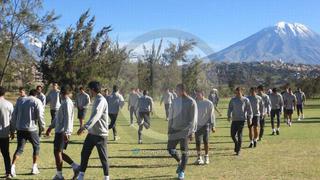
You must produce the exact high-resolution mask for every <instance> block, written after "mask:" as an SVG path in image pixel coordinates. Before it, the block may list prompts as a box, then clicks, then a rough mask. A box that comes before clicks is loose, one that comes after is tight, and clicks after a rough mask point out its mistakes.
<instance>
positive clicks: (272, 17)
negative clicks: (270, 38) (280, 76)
mask: <svg viewBox="0 0 320 180" xmlns="http://www.w3.org/2000/svg"><path fill="white" fill-rule="evenodd" d="M319 7H320V1H318V0H118V1H116V0H44V8H45V10H52V9H54V10H55V11H56V13H57V14H59V15H61V16H62V17H61V18H60V19H59V21H58V22H57V24H58V27H59V28H60V29H61V30H63V29H65V28H66V27H69V26H70V25H74V24H75V22H76V21H77V19H78V18H79V16H80V14H81V13H82V12H84V11H85V10H87V9H90V10H91V14H92V15H95V16H96V30H98V29H100V28H101V27H102V26H105V25H112V27H113V32H112V34H111V36H112V37H113V38H117V39H118V40H119V42H121V43H123V44H125V43H127V42H130V41H131V40H132V39H134V38H135V37H137V36H139V35H141V34H143V33H146V32H149V31H151V30H156V29H177V30H183V31H186V32H189V33H192V34H194V35H196V36H198V37H199V38H201V39H202V40H204V41H205V42H206V43H207V44H209V45H210V46H211V47H212V48H213V50H215V51H218V50H221V49H222V48H225V47H227V46H229V45H231V44H233V43H235V42H237V41H239V40H242V39H243V38H246V37H247V36H249V35H251V34H253V33H255V32H257V31H259V30H261V29H262V28H265V27H267V26H272V25H274V24H276V23H277V22H278V21H287V22H299V23H302V24H305V25H307V26H308V27H310V28H311V29H313V30H314V31H316V32H318V33H320V11H319Z"/></svg>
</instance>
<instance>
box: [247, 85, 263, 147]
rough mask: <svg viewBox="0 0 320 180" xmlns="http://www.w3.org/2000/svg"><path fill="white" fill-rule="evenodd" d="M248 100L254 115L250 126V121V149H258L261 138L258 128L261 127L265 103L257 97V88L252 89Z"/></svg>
mask: <svg viewBox="0 0 320 180" xmlns="http://www.w3.org/2000/svg"><path fill="white" fill-rule="evenodd" d="M248 99H249V101H250V104H251V108H252V114H253V117H252V123H251V124H249V121H248V128H249V138H250V145H249V148H252V147H257V141H258V137H259V131H258V128H259V126H260V117H261V116H262V115H263V110H264V103H263V100H262V98H261V97H260V96H258V95H257V89H256V88H255V87H252V88H250V96H248Z"/></svg>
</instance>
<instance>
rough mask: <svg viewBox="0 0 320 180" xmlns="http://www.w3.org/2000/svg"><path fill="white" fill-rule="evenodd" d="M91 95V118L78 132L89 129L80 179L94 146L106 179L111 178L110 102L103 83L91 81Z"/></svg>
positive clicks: (84, 146) (82, 158)
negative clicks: (109, 154) (92, 98)
mask: <svg viewBox="0 0 320 180" xmlns="http://www.w3.org/2000/svg"><path fill="white" fill-rule="evenodd" d="M88 86H89V89H90V94H91V97H94V98H95V99H94V102H93V104H92V111H91V116H90V119H89V120H88V121H87V123H86V124H85V125H84V126H82V127H81V128H80V129H79V130H78V132H77V134H78V135H80V134H82V133H83V131H84V130H88V134H87V137H86V139H85V141H84V143H83V147H82V151H81V164H80V168H79V170H80V173H79V176H78V180H83V179H84V175H85V171H86V169H87V166H88V161H89V158H90V155H91V152H92V149H93V148H94V147H96V148H97V150H98V154H99V158H100V161H101V164H102V168H103V173H104V180H109V166H108V152H107V140H108V131H109V130H108V103H107V101H106V99H105V98H104V97H103V95H102V94H101V85H100V83H99V82H97V81H92V82H90V83H89V85H88Z"/></svg>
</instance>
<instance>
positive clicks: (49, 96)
mask: <svg viewBox="0 0 320 180" xmlns="http://www.w3.org/2000/svg"><path fill="white" fill-rule="evenodd" d="M50 101H51V92H49V94H48V95H47V97H46V104H48V103H49V102H50Z"/></svg>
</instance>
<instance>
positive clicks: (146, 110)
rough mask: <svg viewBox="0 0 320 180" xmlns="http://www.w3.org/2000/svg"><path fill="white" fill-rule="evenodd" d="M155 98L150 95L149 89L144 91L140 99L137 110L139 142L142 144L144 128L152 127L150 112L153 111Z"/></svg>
mask: <svg viewBox="0 0 320 180" xmlns="http://www.w3.org/2000/svg"><path fill="white" fill-rule="evenodd" d="M152 108H153V100H152V98H151V97H150V96H148V91H147V90H144V91H143V96H141V97H140V98H139V99H138V105H137V112H138V117H139V118H138V125H139V130H138V144H142V138H141V135H142V130H143V127H145V128H146V129H149V128H150V114H151V113H152Z"/></svg>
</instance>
